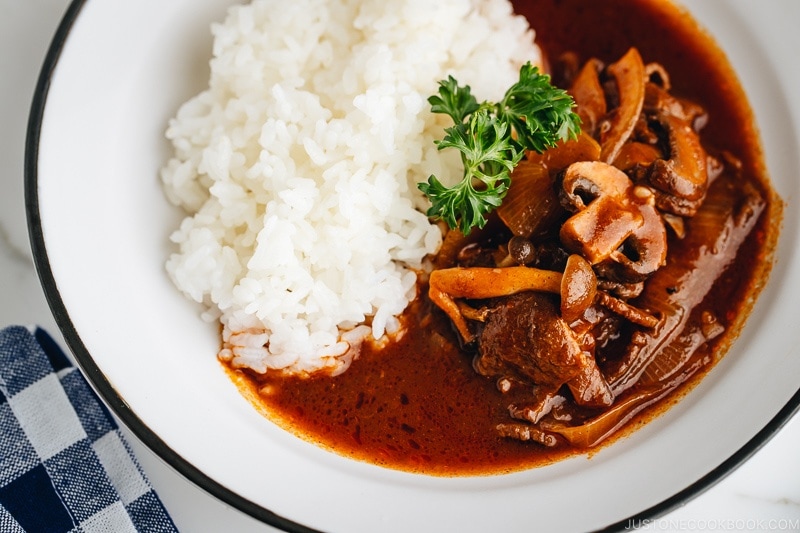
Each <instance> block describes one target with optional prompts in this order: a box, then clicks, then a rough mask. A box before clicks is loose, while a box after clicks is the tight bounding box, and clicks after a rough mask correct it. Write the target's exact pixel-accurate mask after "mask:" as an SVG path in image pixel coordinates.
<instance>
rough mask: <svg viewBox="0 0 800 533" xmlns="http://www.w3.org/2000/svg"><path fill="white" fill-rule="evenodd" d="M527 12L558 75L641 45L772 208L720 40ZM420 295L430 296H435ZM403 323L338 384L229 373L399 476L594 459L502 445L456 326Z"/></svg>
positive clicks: (592, 16)
mask: <svg viewBox="0 0 800 533" xmlns="http://www.w3.org/2000/svg"><path fill="white" fill-rule="evenodd" d="M517 4H518V5H517V11H518V12H519V13H521V14H524V15H525V16H527V17H528V18H529V20H531V24H532V26H533V27H534V28H536V32H537V42H538V43H539V44H540V46H542V48H543V49H544V51H545V53H546V55H547V56H548V57H549V58H550V60H551V64H552V65H553V67H554V69H555V68H556V66H557V61H558V57H559V56H560V55H561V54H562V53H563V52H567V51H570V52H575V53H577V55H578V56H579V58H580V60H581V62H582V61H585V60H587V59H589V58H590V57H596V58H599V59H601V60H602V61H605V62H612V61H614V60H615V59H617V58H619V57H620V56H621V55H622V54H624V53H625V51H626V50H627V49H628V48H629V47H631V46H636V47H637V48H639V50H640V52H641V54H642V56H643V58H644V60H645V62H658V63H661V64H662V65H663V66H664V67H665V68H666V69H667V71H668V72H669V73H670V76H671V81H672V85H673V91H672V92H673V93H674V94H676V95H678V96H681V97H685V98H689V99H691V100H693V101H695V102H697V103H699V104H701V105H702V106H704V107H705V108H706V110H708V112H709V125H708V126H707V127H706V128H705V129H704V130H703V134H702V139H703V142H704V145H705V146H706V147H707V148H709V150H710V151H713V152H714V153H717V152H721V151H729V152H731V153H733V154H736V157H737V158H739V159H740V160H741V161H742V163H743V167H742V168H743V170H742V176H744V177H745V178H746V179H747V180H748V181H750V182H753V183H755V184H756V185H757V186H758V187H759V188H760V189H761V190H762V191H763V192H764V196H765V197H766V198H770V196H769V190H768V187H765V186H763V184H764V183H766V178H765V177H764V170H763V164H762V155H761V152H760V148H759V141H758V139H757V136H756V132H755V131H754V130H753V128H752V126H751V124H752V120H751V113H750V110H749V106H748V105H747V103H746V101H745V100H744V97H743V94H742V93H741V90H740V89H739V85H738V82H737V81H736V80H735V79H733V78H731V76H732V73H731V72H730V70H728V67H727V62H726V61H725V60H724V59H721V57H720V56H719V52H718V51H717V50H716V49H715V48H714V47H713V46H712V43H711V42H710V40H709V38H708V37H707V36H705V35H703V34H701V33H698V29H697V27H696V26H695V25H694V22H693V21H691V19H689V18H687V17H686V16H685V14H683V13H682V12H680V11H678V10H677V9H675V8H673V7H669V6H666V7H665V6H664V3H663V2H655V1H653V2H651V1H634V0H603V1H602V2H598V1H596V0H528V1H524V2H523V1H520V2H517ZM697 72H703V75H702V76H697V75H696V73H697ZM557 79H558V76H557V74H556V73H555V71H554V80H556V81H557ZM723 178H725V176H723ZM725 179H729V180H730V177H729V176H728V177H727V178H725ZM731 183H733V187H734V188H735V187H737V186H738V185H737V184H736V183H734V182H733V180H731ZM770 223H771V221H770V217H768V216H762V219H761V220H760V221H759V224H758V225H757V226H756V229H755V230H754V231H753V232H752V234H751V235H750V237H749V238H748V239H747V241H746V242H745V244H744V246H743V248H742V249H741V250H740V252H739V255H738V258H737V261H736V263H735V267H733V268H728V269H727V270H726V272H725V273H724V275H723V279H721V280H718V281H717V283H716V285H715V289H714V290H712V291H711V293H710V294H709V297H708V298H706V301H705V302H704V304H703V308H704V309H709V310H710V311H712V312H713V313H714V314H715V315H716V316H717V317H718V318H719V319H720V320H721V321H722V322H723V324H724V325H726V330H727V331H726V334H725V335H723V336H722V337H718V338H717V339H715V340H714V341H713V345H707V346H705V347H704V348H703V349H702V350H701V352H702V354H704V357H705V359H706V360H715V359H717V358H718V357H719V356H720V355H721V353H722V352H723V351H724V350H721V349H720V348H721V347H724V346H726V345H727V344H729V343H730V342H731V341H732V340H733V338H734V337H735V335H736V332H737V326H738V325H739V324H738V321H739V320H740V319H741V317H742V316H743V314H746V311H747V309H748V308H747V304H744V303H743V302H744V300H745V296H746V295H747V294H749V293H750V292H751V291H752V290H753V289H754V287H755V286H756V285H757V284H758V279H757V278H759V277H760V276H761V275H762V274H763V272H762V270H761V269H762V265H763V264H764V259H765V257H764V255H765V253H766V251H765V238H766V237H765V235H767V234H768V232H767V230H768V229H769V227H770V226H769V224H770ZM680 248H681V243H680V242H679V241H677V240H672V241H670V253H676V254H679V253H682V252H683V251H682V250H681V249H680ZM722 287H724V289H725V290H721V288H722ZM731 287H734V290H730V288H731ZM420 290H421V293H423V294H424V291H425V287H421V288H420ZM712 304H713V305H712ZM404 320H405V327H406V332H405V334H404V335H402V336H401V337H400V338H399V339H397V340H395V341H393V342H390V343H388V344H387V345H386V346H383V347H365V348H364V349H363V350H362V353H361V355H360V357H359V358H358V359H357V360H356V361H354V362H353V364H352V365H351V367H350V369H349V370H347V371H346V372H345V373H344V374H342V375H340V376H337V377H335V378H332V377H329V376H324V375H321V376H314V377H311V378H285V377H282V376H279V375H275V374H269V375H266V376H257V375H253V374H249V373H245V372H242V371H237V370H232V369H228V370H229V373H230V375H231V377H232V379H234V381H236V382H237V384H238V385H239V387H240V388H241V390H242V391H243V392H244V393H245V394H246V395H248V396H249V397H250V398H251V399H252V400H253V402H254V403H255V404H256V406H257V407H258V408H260V409H261V410H262V412H264V413H265V414H266V416H268V417H269V418H271V419H272V420H274V421H275V422H276V423H278V424H280V425H282V426H283V427H285V428H286V429H288V430H290V431H293V432H295V433H296V434H298V435H299V436H301V437H302V438H305V439H307V440H310V441H312V442H315V443H317V444H319V445H320V446H323V447H326V448H329V449H332V450H334V451H336V452H337V453H340V454H342V455H345V456H349V457H353V458H356V459H359V460H364V461H367V462H370V463H375V464H380V465H383V466H387V467H390V468H396V469H400V470H407V471H413V472H422V473H426V474H430V475H443V476H449V475H476V474H496V473H503V472H508V471H514V470H520V469H525V468H530V467H533V466H538V465H542V464H545V463H548V462H551V461H554V460H558V459H560V458H562V457H564V456H566V455H569V454H574V453H583V452H584V450H577V451H576V450H574V449H570V448H569V447H561V448H558V449H555V450H553V449H547V448H544V447H541V446H539V445H536V444H530V443H522V442H518V441H515V440H510V439H505V438H501V437H498V436H497V435H496V432H495V426H496V425H497V424H498V423H500V422H507V421H508V411H507V406H508V404H509V403H510V402H511V401H512V399H511V398H509V397H508V395H503V394H501V393H500V392H498V390H497V388H496V385H495V382H494V381H493V380H489V379H486V378H483V377H481V376H479V375H477V374H476V373H475V372H474V371H473V369H472V367H471V355H470V354H467V353H464V352H463V351H462V350H461V349H460V348H459V346H458V343H457V341H456V336H455V335H454V333H453V331H452V328H451V326H450V324H449V322H448V321H447V320H446V319H445V317H444V315H443V314H442V313H441V312H439V310H438V309H434V308H432V306H431V304H430V303H429V302H428V301H427V299H426V298H425V297H424V296H423V297H421V298H418V299H417V301H416V302H415V303H414V304H412V306H410V307H409V309H408V310H407V312H406V314H405V317H404ZM710 366H711V365H706V370H707V368H708V367H710ZM703 374H704V372H700V373H699V374H697V375H696V376H695V377H694V378H693V381H692V382H690V383H688V384H687V385H688V386H691V385H692V383H696V381H697V380H698V379H700V378H701V377H702V375H703ZM685 390H686V385H684V387H683V388H682V390H679V391H678V392H676V393H673V395H672V396H670V397H668V398H667V399H665V400H662V401H661V402H660V404H658V405H656V406H653V407H651V408H649V410H648V411H646V412H644V413H641V414H640V415H639V416H638V418H637V419H636V420H634V421H633V422H632V423H630V424H629V427H628V430H631V429H635V427H637V426H638V425H640V424H642V423H645V422H646V421H647V420H648V419H649V418H651V417H652V416H654V415H655V414H656V413H658V412H660V411H662V410H663V408H664V407H666V406H668V405H669V404H670V403H673V402H674V401H675V400H677V399H678V398H679V397H680V395H681V394H682V392H685ZM623 434H625V432H624V431H623V432H620V433H619V435H623ZM610 441H613V439H610V440H609V441H607V442H610Z"/></svg>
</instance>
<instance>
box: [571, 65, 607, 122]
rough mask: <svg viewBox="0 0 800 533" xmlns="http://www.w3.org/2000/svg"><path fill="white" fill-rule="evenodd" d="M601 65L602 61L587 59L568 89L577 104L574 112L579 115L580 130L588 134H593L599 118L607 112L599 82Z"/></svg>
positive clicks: (603, 93)
mask: <svg viewBox="0 0 800 533" xmlns="http://www.w3.org/2000/svg"><path fill="white" fill-rule="evenodd" d="M602 67H603V65H602V63H600V61H598V60H596V59H592V60H589V61H587V62H586V64H584V65H583V68H582V69H581V70H580V71H579V72H578V75H577V76H576V77H575V79H574V80H573V82H572V86H571V87H570V90H569V92H570V94H571V95H572V98H573V99H574V100H575V104H576V106H577V107H576V112H577V113H578V116H579V117H581V130H583V131H585V132H587V133H588V134H589V135H594V132H595V131H596V130H597V125H598V123H599V122H600V119H601V118H602V117H603V116H604V115H605V114H606V113H607V112H608V107H607V104H606V96H605V92H604V91H603V86H602V84H601V83H600V71H601V70H602Z"/></svg>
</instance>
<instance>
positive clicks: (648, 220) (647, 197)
mask: <svg viewBox="0 0 800 533" xmlns="http://www.w3.org/2000/svg"><path fill="white" fill-rule="evenodd" d="M633 193H634V194H633V196H634V197H635V198H636V200H637V205H638V211H639V213H640V214H641V215H642V219H643V220H644V224H642V225H641V226H640V227H639V228H637V229H636V230H634V231H633V233H631V235H630V237H628V238H627V239H626V240H625V242H624V243H622V246H620V247H619V248H618V249H617V250H615V251H614V252H613V253H612V254H611V257H610V258H609V260H607V261H605V262H603V263H602V264H600V265H598V271H599V272H601V273H602V275H603V276H604V277H606V278H608V279H610V280H613V281H618V282H620V283H636V282H639V281H644V280H645V279H646V278H647V277H648V276H650V274H652V273H653V272H655V271H656V270H658V269H659V268H661V267H662V266H664V263H666V261H667V230H666V227H665V226H664V220H663V218H662V217H661V214H660V213H659V212H658V210H657V209H656V207H655V196H654V195H653V193H652V191H651V190H650V189H648V188H647V187H642V186H639V185H637V186H635V187H634V189H633Z"/></svg>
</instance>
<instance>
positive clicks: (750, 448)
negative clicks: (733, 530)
mask: <svg viewBox="0 0 800 533" xmlns="http://www.w3.org/2000/svg"><path fill="white" fill-rule="evenodd" d="M87 1H88V0H73V1H72V3H71V4H70V5H69V7H68V8H67V11H66V12H65V14H64V17H63V18H62V20H61V22H60V24H59V26H58V28H57V30H56V33H55V34H54V37H53V39H52V41H51V43H50V47H49V49H48V51H47V55H46V56H45V60H44V63H43V65H42V69H41V71H40V74H39V79H38V81H37V84H36V89H35V92H34V95H33V101H32V104H31V110H30V115H29V118H28V130H27V136H26V140H25V168H24V171H25V207H26V213H27V222H28V233H29V238H30V243H31V248H32V252H33V257H34V262H35V265H36V270H37V273H38V276H39V280H40V283H41V285H42V288H43V289H44V293H45V297H46V298H47V302H48V304H49V306H50V310H51V312H52V314H53V316H54V318H55V321H56V324H57V325H58V327H59V329H60V330H61V333H62V335H63V337H64V340H65V341H66V343H67V344H68V346H69V349H70V350H71V352H72V354H73V355H74V357H75V359H76V361H77V363H78V366H79V367H80V369H81V371H82V372H83V374H84V376H86V378H87V379H88V380H89V382H90V383H91V384H92V386H93V387H94V389H95V390H96V391H97V392H98V393H99V395H100V396H101V398H102V399H103V401H104V402H105V403H106V404H107V405H108V406H109V407H110V409H111V410H112V411H113V412H114V414H115V415H116V416H117V417H118V418H119V419H120V420H121V421H122V422H123V423H124V424H125V426H126V427H127V428H128V429H129V430H131V432H132V433H133V434H134V435H136V437H137V438H138V439H139V440H141V441H142V442H143V443H144V444H145V445H146V446H148V447H149V448H150V449H151V450H152V451H153V452H154V453H156V454H157V455H158V456H159V457H160V458H161V459H162V460H164V461H165V462H166V463H167V464H169V465H170V466H171V467H172V468H174V469H175V470H177V471H178V472H179V473H180V474H181V475H182V476H184V477H185V478H187V479H188V480H189V481H191V482H192V483H194V484H195V485H197V486H198V487H200V488H202V489H203V490H205V491H206V492H208V493H209V494H211V495H213V496H214V497H216V498H217V499H219V500H221V501H223V502H224V503H226V504H229V505H231V506H233V507H235V508H236V509H238V510H240V511H241V512H243V513H245V514H247V515H250V516H251V517H253V518H255V519H257V520H260V521H262V522H264V523H267V524H269V525H272V526H274V527H277V528H279V529H282V530H284V531H288V532H312V531H316V530H314V529H310V528H308V527H306V526H303V525H302V524H298V523H296V522H293V521H291V520H288V519H286V518H284V517H282V516H280V515H278V514H276V513H274V512H272V511H270V510H269V509H265V508H264V507H262V506H260V505H258V504H256V503H253V502H251V501H249V500H247V499H245V498H243V497H242V496H239V495H238V494H236V493H235V492H233V491H231V490H230V489H228V488H226V487H224V486H222V485H221V484H219V483H218V482H216V481H215V480H213V479H211V478H210V477H208V476H207V475H205V474H204V473H203V472H202V471H200V470H199V469H198V468H197V467H196V466H194V465H192V464H191V463H189V462H188V461H187V460H185V459H184V458H183V457H181V455H180V454H178V453H177V452H176V451H175V450H173V449H171V448H170V447H169V446H167V445H166V443H164V441H162V440H161V439H160V438H159V437H158V435H156V434H155V433H154V432H153V431H152V430H151V429H150V428H149V427H148V426H147V424H145V422H144V421H142V420H141V419H140V418H139V417H138V416H137V415H136V413H134V412H133V410H132V409H131V408H130V406H128V404H127V403H126V402H125V401H124V400H123V398H122V397H120V395H119V394H118V393H117V391H116V390H115V389H114V388H113V387H112V386H111V384H110V383H109V381H108V380H107V379H106V377H105V375H104V374H103V372H102V371H101V370H100V368H99V367H98V366H97V364H96V363H95V362H94V359H93V358H92V356H91V354H90V353H89V351H88V350H87V349H86V346H84V344H83V341H82V340H81V337H80V335H79V333H78V332H77V330H76V329H75V326H74V325H73V324H72V321H71V320H70V317H69V311H68V310H67V307H66V305H65V304H64V301H63V300H62V299H61V296H60V294H59V291H58V286H57V284H56V282H55V278H54V277H53V272H52V270H51V268H50V263H49V260H48V256H47V247H46V244H45V241H44V235H43V233H42V224H41V216H40V212H39V198H38V163H39V139H40V135H41V128H42V120H43V118H44V113H45V108H46V104H47V96H48V92H49V89H50V82H51V81H52V79H53V74H54V71H55V69H56V65H57V64H58V60H59V57H60V56H61V52H62V50H63V49H64V47H65V45H66V43H67V40H68V37H69V34H70V31H71V30H72V27H73V25H74V23H75V21H76V20H77V18H78V16H79V15H80V12H81V9H82V8H83V6H84V5H85V4H86V3H87ZM798 410H800V389H798V391H797V392H796V393H795V394H794V395H793V396H792V397H791V398H790V400H789V401H788V402H787V403H786V405H784V406H783V408H782V409H781V410H780V411H778V413H777V414H776V415H775V416H774V417H773V418H772V419H771V420H770V421H769V422H768V423H767V424H766V425H765V426H764V427H763V428H762V429H761V430H760V431H759V432H758V433H756V434H755V435H754V436H753V437H752V438H751V439H750V440H749V441H748V442H747V443H746V444H745V445H744V446H742V447H741V448H740V449H739V450H737V451H736V452H735V453H734V454H733V455H731V456H730V457H728V458H727V459H726V460H725V461H723V462H722V463H720V464H719V465H718V466H717V467H716V468H714V469H713V470H711V471H710V472H709V473H708V474H706V475H704V476H703V477H701V478H700V479H698V480H697V481H695V482H694V483H692V484H691V485H689V486H688V487H686V488H685V489H683V490H681V491H680V492H678V493H676V494H674V495H673V496H671V497H669V498H667V499H665V500H664V501H662V502H661V503H659V504H656V505H654V506H652V507H650V508H648V509H644V510H642V511H641V512H639V513H637V514H635V515H633V516H631V517H628V518H625V519H623V520H620V521H619V522H616V523H614V524H609V525H606V526H601V527H599V528H598V529H597V531H622V530H628V529H631V524H640V523H645V521H647V520H653V519H655V518H658V517H661V516H663V515H665V514H667V513H669V512H670V511H672V510H674V509H676V508H677V507H680V506H682V505H684V504H685V503H687V502H688V501H689V500H691V499H693V498H695V497H696V496H698V495H700V494H702V493H703V492H705V491H706V490H708V489H709V488H710V487H712V486H713V485H715V484H716V483H718V482H719V481H721V480H722V479H723V478H724V477H726V476H727V475H728V474H730V473H731V472H733V471H734V470H735V469H736V468H737V467H739V466H740V465H741V464H743V463H744V462H745V461H747V459H749V458H750V457H751V456H752V455H753V454H754V453H755V452H757V451H758V450H759V449H760V448H761V447H762V446H763V445H764V444H766V442H767V441H769V439H770V438H771V437H772V436H774V435H775V434H776V433H777V432H778V430H780V429H781V427H783V425H784V424H786V422H787V421H788V420H789V419H790V418H791V417H792V416H793V415H794V413H795V412H797V411H798Z"/></svg>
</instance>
